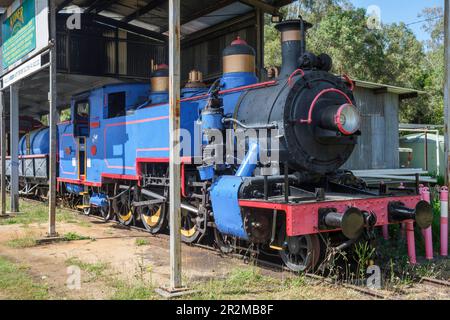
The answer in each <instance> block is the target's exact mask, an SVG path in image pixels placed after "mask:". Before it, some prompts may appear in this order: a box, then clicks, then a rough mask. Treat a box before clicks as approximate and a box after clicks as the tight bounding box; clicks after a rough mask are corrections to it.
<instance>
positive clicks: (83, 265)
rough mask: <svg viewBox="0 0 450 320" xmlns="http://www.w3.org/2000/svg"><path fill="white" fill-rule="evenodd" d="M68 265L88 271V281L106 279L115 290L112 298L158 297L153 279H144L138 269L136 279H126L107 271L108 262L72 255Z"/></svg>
mask: <svg viewBox="0 0 450 320" xmlns="http://www.w3.org/2000/svg"><path fill="white" fill-rule="evenodd" d="M66 265H68V266H78V267H79V268H80V269H81V270H83V271H85V272H87V273H88V274H89V275H90V278H89V279H88V280H87V282H91V281H96V280H102V281H105V284H106V285H108V286H109V287H111V288H112V289H113V291H114V293H113V294H112V296H111V297H110V299H112V300H149V299H155V298H156V294H155V290H154V287H153V285H152V284H151V281H150V282H148V281H145V280H143V277H142V276H140V275H138V272H139V271H136V275H135V279H132V280H128V281H124V280H122V279H119V278H118V277H116V276H114V275H111V274H110V273H109V272H108V273H105V271H106V270H107V269H108V268H109V264H108V263H104V262H96V263H88V262H84V261H81V260H80V259H79V258H77V257H72V258H69V259H67V260H66Z"/></svg>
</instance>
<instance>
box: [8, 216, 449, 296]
mask: <svg viewBox="0 0 450 320" xmlns="http://www.w3.org/2000/svg"><path fill="white" fill-rule="evenodd" d="M24 214H26V213H24ZM57 231H58V233H59V234H60V235H67V234H76V235H81V236H83V237H88V238H89V239H87V240H77V241H64V242H53V243H50V244H41V245H31V246H27V245H22V246H13V245H11V241H13V242H14V241H15V240H16V241H19V240H21V239H27V238H32V239H38V238H43V237H44V236H45V233H46V225H45V224H42V223H40V224H39V223H37V224H30V225H22V224H11V225H8V224H4V225H0V257H3V258H5V259H7V260H8V261H11V262H12V263H14V264H17V265H21V266H26V268H27V269H26V270H27V273H28V274H29V275H30V276H31V278H32V279H33V281H34V282H36V283H38V284H42V285H44V286H45V287H46V288H47V289H48V297H47V298H48V299H111V298H119V299H120V298H124V299H128V298H135V296H133V295H131V296H130V295H129V293H130V291H132V290H134V289H133V288H134V287H135V286H136V285H139V283H140V284H145V285H147V284H148V285H149V286H150V287H151V290H152V292H153V289H154V288H156V287H164V286H167V285H168V284H169V248H168V247H169V243H168V236H166V235H162V236H151V235H149V234H147V233H144V232H141V231H137V230H129V229H124V228H122V227H121V226H119V225H117V224H115V223H103V222H101V221H98V220H95V219H92V218H89V217H85V216H82V215H76V214H75V213H74V220H73V221H70V222H59V223H58V225H57ZM72 265H75V266H78V267H79V268H80V269H81V287H80V288H77V289H71V288H69V287H68V285H67V283H68V279H70V270H69V269H68V267H70V266H72ZM182 266H183V280H184V283H186V284H188V286H189V287H193V288H198V287H199V284H200V288H202V289H200V290H206V291H208V292H207V293H205V294H203V293H201V294H199V295H197V296H195V295H194V296H193V297H189V296H188V297H186V298H193V299H205V298H211V299H216V298H227V296H226V288H224V287H226V285H223V284H222V285H220V286H219V287H220V290H219V291H220V294H218V293H217V290H218V289H217V288H218V285H217V284H218V282H217V281H221V280H226V279H229V278H230V277H235V278H236V279H238V280H236V281H244V282H242V283H243V284H245V281H250V282H251V281H259V280H260V278H259V277H254V278H244V279H243V280H242V279H241V278H242V274H239V275H238V277H236V272H235V271H236V270H248V269H249V268H253V267H251V266H249V265H247V264H245V263H244V262H243V261H241V260H238V259H236V258H231V257H223V256H221V255H220V254H218V253H217V252H214V251H211V250H207V249H203V248H199V247H192V246H188V245H184V244H183V246H182ZM261 273H262V274H263V275H264V277H266V278H264V279H265V280H264V281H267V279H269V278H272V277H273V278H275V279H282V280H283V281H284V280H286V279H288V280H289V281H290V282H289V283H291V284H290V286H289V288H288V290H286V287H283V288H280V290H267V291H266V289H264V288H266V287H262V288H263V289H261V288H260V289H259V290H257V291H255V292H253V293H252V292H251V291H248V292H244V293H242V294H239V293H238V295H236V292H234V293H233V292H232V293H231V295H230V298H233V299H234V298H236V297H239V298H243V299H255V298H256V299H266V298H270V299H369V298H370V297H368V296H366V295H362V294H360V293H358V292H356V291H354V290H351V289H348V288H342V287H335V286H330V285H327V284H323V285H322V284H321V285H317V284H315V285H310V284H301V285H292V283H293V282H292V281H297V280H295V279H294V280H292V279H290V278H293V277H296V276H295V275H294V276H293V275H292V274H291V273H288V272H275V271H271V270H264V269H262V271H261ZM244 275H245V276H248V274H246V273H244ZM239 277H241V278H239ZM233 279H234V278H233ZM233 281H234V280H233ZM234 283H235V284H236V283H237V286H238V287H239V286H242V285H241V284H239V283H238V282H234ZM133 286H134V287H133ZM141 289H142V288H141ZM209 290H211V292H209ZM433 295H434V297H433V296H431V297H427V296H422V297H421V298H425V299H426V298H444V299H445V298H447V299H448V298H449V297H450V295H449V293H448V292H446V293H444V295H443V296H442V295H441V296H438V297H436V295H435V294H433ZM7 298H10V297H8V294H7V293H5V292H2V290H1V288H0V299H7ZM19 298H20V297H19ZM136 298H142V296H139V295H138V296H137V297H136ZM144 298H156V299H158V298H160V297H159V296H157V295H153V294H149V295H148V296H144ZM408 298H412V299H414V298H415V297H408Z"/></svg>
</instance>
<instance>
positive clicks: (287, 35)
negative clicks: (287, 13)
mask: <svg viewBox="0 0 450 320" xmlns="http://www.w3.org/2000/svg"><path fill="white" fill-rule="evenodd" d="M311 27H312V24H311V23H309V22H306V21H304V20H303V19H302V18H301V17H300V18H299V19H298V20H286V21H283V22H280V23H279V24H277V25H276V26H275V28H277V30H278V31H280V32H281V54H282V60H283V62H282V65H281V71H280V78H284V77H288V76H290V75H291V74H292V72H294V71H295V70H296V69H297V64H298V58H300V57H301V56H302V55H303V53H305V51H306V42H305V38H306V31H307V30H308V29H309V28H311Z"/></svg>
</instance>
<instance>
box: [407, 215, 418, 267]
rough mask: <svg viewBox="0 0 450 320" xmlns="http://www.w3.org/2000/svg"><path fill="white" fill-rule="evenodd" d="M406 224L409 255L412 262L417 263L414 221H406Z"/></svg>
mask: <svg viewBox="0 0 450 320" xmlns="http://www.w3.org/2000/svg"><path fill="white" fill-rule="evenodd" d="M405 225H406V242H407V244H408V256H409V262H410V263H411V264H416V263H417V260H416V243H415V241H414V221H411V220H409V221H407V222H405Z"/></svg>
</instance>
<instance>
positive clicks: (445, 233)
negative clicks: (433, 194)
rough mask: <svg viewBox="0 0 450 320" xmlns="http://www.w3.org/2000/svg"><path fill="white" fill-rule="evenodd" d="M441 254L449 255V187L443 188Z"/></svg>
mask: <svg viewBox="0 0 450 320" xmlns="http://www.w3.org/2000/svg"><path fill="white" fill-rule="evenodd" d="M440 199H441V256H443V257H446V256H447V255H448V188H447V187H442V188H441V197H440Z"/></svg>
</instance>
